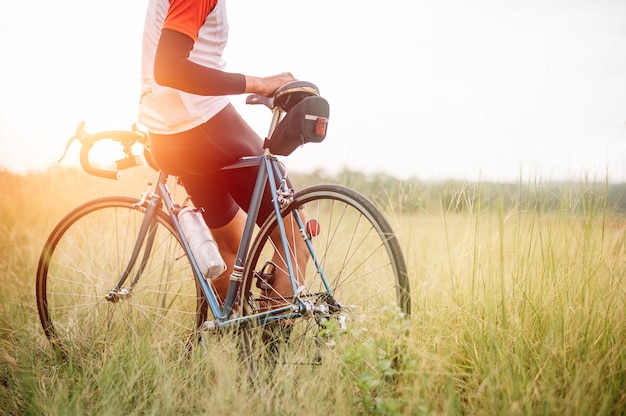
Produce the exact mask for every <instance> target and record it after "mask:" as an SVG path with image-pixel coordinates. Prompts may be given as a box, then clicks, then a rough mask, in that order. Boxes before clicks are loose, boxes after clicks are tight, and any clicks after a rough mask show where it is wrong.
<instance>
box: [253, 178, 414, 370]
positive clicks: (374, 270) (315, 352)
mask: <svg viewBox="0 0 626 416" xmlns="http://www.w3.org/2000/svg"><path fill="white" fill-rule="evenodd" d="M293 212H297V213H298V216H299V217H300V219H301V222H302V223H303V224H304V225H305V227H304V228H305V231H306V232H307V233H308V234H309V235H310V241H311V244H312V246H313V249H314V253H315V259H314V258H313V257H311V256H309V258H308V261H306V267H299V266H298V265H297V264H298V262H297V261H295V259H296V258H298V256H299V253H297V252H296V251H298V250H302V247H303V245H302V243H295V241H297V240H298V239H300V240H302V237H301V232H300V230H297V229H293V228H292V227H287V228H286V234H287V239H288V240H289V246H290V247H291V249H290V250H291V253H290V257H291V259H292V262H293V264H294V268H295V269H296V270H295V273H296V275H297V276H298V279H299V281H300V283H301V286H300V289H299V291H300V296H301V298H302V299H303V300H305V301H307V302H309V303H310V304H311V305H314V307H317V308H320V307H321V308H322V309H323V308H326V309H328V310H329V312H328V314H326V315H324V314H315V313H313V314H309V315H308V316H307V317H303V318H299V319H297V320H291V321H287V322H279V323H276V324H270V325H267V326H265V327H255V326H248V327H246V328H244V332H245V334H244V335H245V336H244V338H243V344H244V346H245V351H244V353H245V355H246V358H247V359H248V360H249V364H250V366H251V369H252V370H254V369H255V368H254V367H255V366H257V365H258V364H259V363H261V362H267V363H270V364H272V365H274V364H320V363H321V362H322V360H323V357H324V355H326V354H328V353H332V354H334V352H333V351H335V346H336V345H337V342H336V341H338V340H339V337H344V338H345V336H344V335H338V334H339V333H343V334H349V333H350V332H352V333H354V331H368V333H369V334H371V335H372V336H375V337H376V336H386V331H385V329H386V327H387V324H388V321H389V319H390V316H391V315H393V316H398V315H403V316H406V315H409V314H410V312H411V305H410V290H409V282H408V277H407V269H406V263H405V260H404V256H403V255H402V251H401V248H400V245H399V243H398V240H397V239H396V237H395V235H394V233H393V231H392V229H391V227H390V226H389V224H388V222H387V221H386V220H385V219H384V217H383V215H382V214H381V213H380V211H379V210H378V209H377V208H376V207H375V206H374V205H373V204H372V203H371V202H370V201H368V200H367V199H366V198H365V197H363V196H362V195H360V194H359V193H357V192H355V191H353V190H351V189H349V188H345V187H342V186H334V185H320V186H315V187H311V188H307V189H305V190H303V191H301V192H299V193H297V194H296V195H295V197H294V201H293V202H292V204H291V205H290V207H289V210H288V211H285V212H284V213H283V215H284V216H286V215H291V213H293ZM276 227H277V221H276V217H275V216H273V217H271V218H270V219H268V220H267V221H266V223H265V224H264V226H263V227H262V228H261V230H260V232H259V235H258V237H257V238H256V239H255V242H254V244H253V246H252V250H251V256H250V258H249V260H248V262H247V267H246V271H245V273H244V274H245V281H244V283H243V290H242V297H241V304H242V305H244V307H243V308H242V309H243V311H244V314H246V315H249V314H255V313H257V312H259V310H261V309H263V307H264V306H263V305H264V303H265V302H266V301H267V296H268V292H267V291H265V292H262V291H260V290H259V289H258V288H257V283H256V282H257V281H258V278H255V275H256V276H259V273H260V272H261V271H262V270H263V267H264V265H265V264H266V263H267V262H269V261H271V260H273V261H274V263H275V268H276V269H277V270H281V271H285V270H286V263H287V262H286V261H285V259H284V257H285V256H282V257H281V258H280V259H278V261H277V257H276V256H275V255H274V254H273V253H274V252H275V250H276V248H277V247H282V245H279V244H277V243H276V242H275V241H274V239H273V238H272V233H273V231H274V230H275V229H276ZM274 234H276V233H274ZM294 247H295V249H294ZM316 263H317V264H316ZM301 265H302V262H301V264H300V266H301ZM266 267H267V266H266ZM322 274H323V275H324V276H325V279H326V282H327V285H328V287H327V285H325V284H324V282H323V280H322V278H321V276H322ZM328 289H330V290H328ZM273 295H274V296H276V294H275V293H274V294H273ZM284 302H285V303H287V302H292V299H285V300H284Z"/></svg>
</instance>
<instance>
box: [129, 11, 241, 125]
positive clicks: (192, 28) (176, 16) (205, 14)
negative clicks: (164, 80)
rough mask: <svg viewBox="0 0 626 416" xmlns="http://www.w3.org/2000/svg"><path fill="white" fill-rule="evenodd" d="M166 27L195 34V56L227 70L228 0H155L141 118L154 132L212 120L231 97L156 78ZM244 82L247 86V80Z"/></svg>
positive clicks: (148, 24)
mask: <svg viewBox="0 0 626 416" xmlns="http://www.w3.org/2000/svg"><path fill="white" fill-rule="evenodd" d="M162 29H163V30H165V29H169V30H174V31H176V32H180V33H182V34H184V35H186V36H188V37H189V38H191V40H192V41H193V49H192V50H191V52H190V54H189V57H188V59H189V61H191V62H193V63H195V64H198V65H200V66H202V67H206V68H211V69H214V70H219V71H222V70H223V69H224V67H225V62H224V60H223V58H222V54H223V51H224V47H225V46H226V43H227V40H228V21H227V16H226V6H225V0H219V1H218V0H197V1H189V0H150V5H149V6H148V12H147V14H146V20H145V27H144V36H143V43H142V71H141V76H142V97H141V104H140V108H139V121H140V122H141V123H143V124H144V125H146V126H147V127H148V130H149V131H150V132H153V133H159V134H174V133H180V132H183V131H187V130H190V129H192V128H194V127H196V126H198V125H200V124H202V123H204V122H206V121H208V120H210V119H211V118H212V117H213V116H214V115H215V114H217V113H218V112H220V111H221V110H222V109H224V108H225V107H226V105H227V104H228V103H229V100H228V98H227V97H226V96H225V95H219V96H215V95H198V93H196V94H193V93H190V92H185V91H182V90H180V89H176V88H171V87H168V86H163V85H159V84H158V83H157V82H156V81H155V77H154V70H155V63H154V62H155V56H156V54H157V46H158V45H159V39H160V37H161V33H162V32H161V31H162ZM243 85H244V88H245V81H244V84H243Z"/></svg>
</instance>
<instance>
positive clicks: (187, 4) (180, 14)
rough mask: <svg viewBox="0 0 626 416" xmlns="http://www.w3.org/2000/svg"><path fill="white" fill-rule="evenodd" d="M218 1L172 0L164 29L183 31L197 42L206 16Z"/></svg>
mask: <svg viewBox="0 0 626 416" xmlns="http://www.w3.org/2000/svg"><path fill="white" fill-rule="evenodd" d="M217 2H218V0H170V8H169V10H168V12H167V16H166V17H165V22H163V29H171V30H175V31H177V32H180V33H183V34H185V35H187V36H189V37H190V38H191V39H192V40H193V41H194V42H195V41H196V39H197V38H198V32H199V31H200V28H201V27H202V25H203V24H204V21H205V20H206V17H207V16H208V15H209V13H211V11H212V10H213V9H214V8H215V6H216V5H217Z"/></svg>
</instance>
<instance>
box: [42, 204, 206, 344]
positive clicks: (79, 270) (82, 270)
mask: <svg viewBox="0 0 626 416" xmlns="http://www.w3.org/2000/svg"><path fill="white" fill-rule="evenodd" d="M136 202H137V200H136V199H134V198H126V197H109V198H102V199H98V200H94V201H91V202H88V203H86V204H84V205H81V206H79V207H78V208H76V209H74V210H73V211H72V212H70V213H69V214H68V215H67V216H66V217H65V218H64V219H63V220H61V222H60V223H59V224H58V225H57V226H56V227H55V229H54V230H53V232H52V233H51V235H50V237H49V238H48V241H47V242H46V244H45V246H44V249H43V252H42V254H41V257H40V260H39V267H38V270H37V282H36V286H37V307H38V311H39V317H40V319H41V324H42V326H43V329H44V331H45V333H46V335H47V337H48V338H49V340H50V341H51V342H52V343H53V345H55V346H56V347H58V348H61V350H62V352H64V353H67V352H69V351H80V350H81V349H82V350H92V349H94V348H106V347H108V346H112V345H114V344H115V343H116V342H121V343H123V344H125V345H132V343H133V342H140V341H143V342H163V341H167V340H170V341H172V342H186V341H188V340H189V339H190V338H189V337H190V335H194V334H195V333H196V329H197V328H198V327H199V325H201V323H202V322H204V320H205V319H206V306H205V303H204V302H202V298H201V289H200V287H199V284H198V283H197V282H196V280H195V278H194V275H193V272H192V270H191V267H190V265H189V262H188V260H187V257H186V256H185V254H184V251H183V249H182V246H181V244H180V242H179V240H178V238H177V236H176V233H175V231H174V228H173V226H172V224H171V221H170V219H169V218H168V217H167V216H166V215H165V214H164V213H163V212H160V211H159V212H157V214H156V215H155V224H156V227H155V229H154V232H155V238H154V243H153V245H152V249H151V251H150V256H149V257H148V261H147V263H146V265H145V267H144V268H143V271H142V272H141V273H140V275H139V277H138V279H137V281H136V283H133V280H134V279H135V276H137V271H138V270H139V268H140V263H141V260H142V256H143V252H144V250H145V246H146V244H144V246H143V248H142V252H141V253H140V256H139V258H138V260H137V261H136V263H135V265H134V267H133V269H132V270H131V273H130V275H129V277H128V279H127V280H126V282H125V283H124V285H123V289H122V291H121V292H119V293H120V295H119V296H117V298H116V299H114V301H112V300H107V298H106V297H107V295H108V294H109V292H110V291H111V290H112V289H113V288H114V287H115V285H116V283H117V282H118V280H119V279H120V276H121V275H122V273H123V271H124V270H125V268H126V267H127V265H128V262H129V258H130V256H131V253H132V250H133V248H134V246H135V240H136V238H137V236H138V234H139V228H140V226H141V223H142V220H143V219H144V213H143V211H142V210H141V209H139V208H136V206H135V203H136Z"/></svg>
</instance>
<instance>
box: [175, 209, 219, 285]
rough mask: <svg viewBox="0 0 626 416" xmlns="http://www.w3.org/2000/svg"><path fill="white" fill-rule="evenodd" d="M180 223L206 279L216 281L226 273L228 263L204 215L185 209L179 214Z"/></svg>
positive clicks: (194, 210) (195, 210)
mask: <svg viewBox="0 0 626 416" xmlns="http://www.w3.org/2000/svg"><path fill="white" fill-rule="evenodd" d="M178 221H179V222H180V227H181V228H182V231H183V234H184V235H185V238H186V239H187V242H188V243H189V247H190V248H191V252H192V253H193V256H194V258H195V259H196V262H197V263H198V267H200V271H201V272H202V274H203V275H204V277H205V278H206V279H215V278H216V277H218V276H219V275H221V274H222V273H224V271H225V270H226V263H224V259H222V256H221V255H220V251H219V248H218V247H217V243H216V242H215V240H213V236H212V235H211V231H210V230H209V227H207V225H206V223H205V222H204V218H202V213H201V212H200V211H199V210H197V209H194V208H190V207H185V208H183V209H181V210H180V212H179V213H178Z"/></svg>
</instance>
